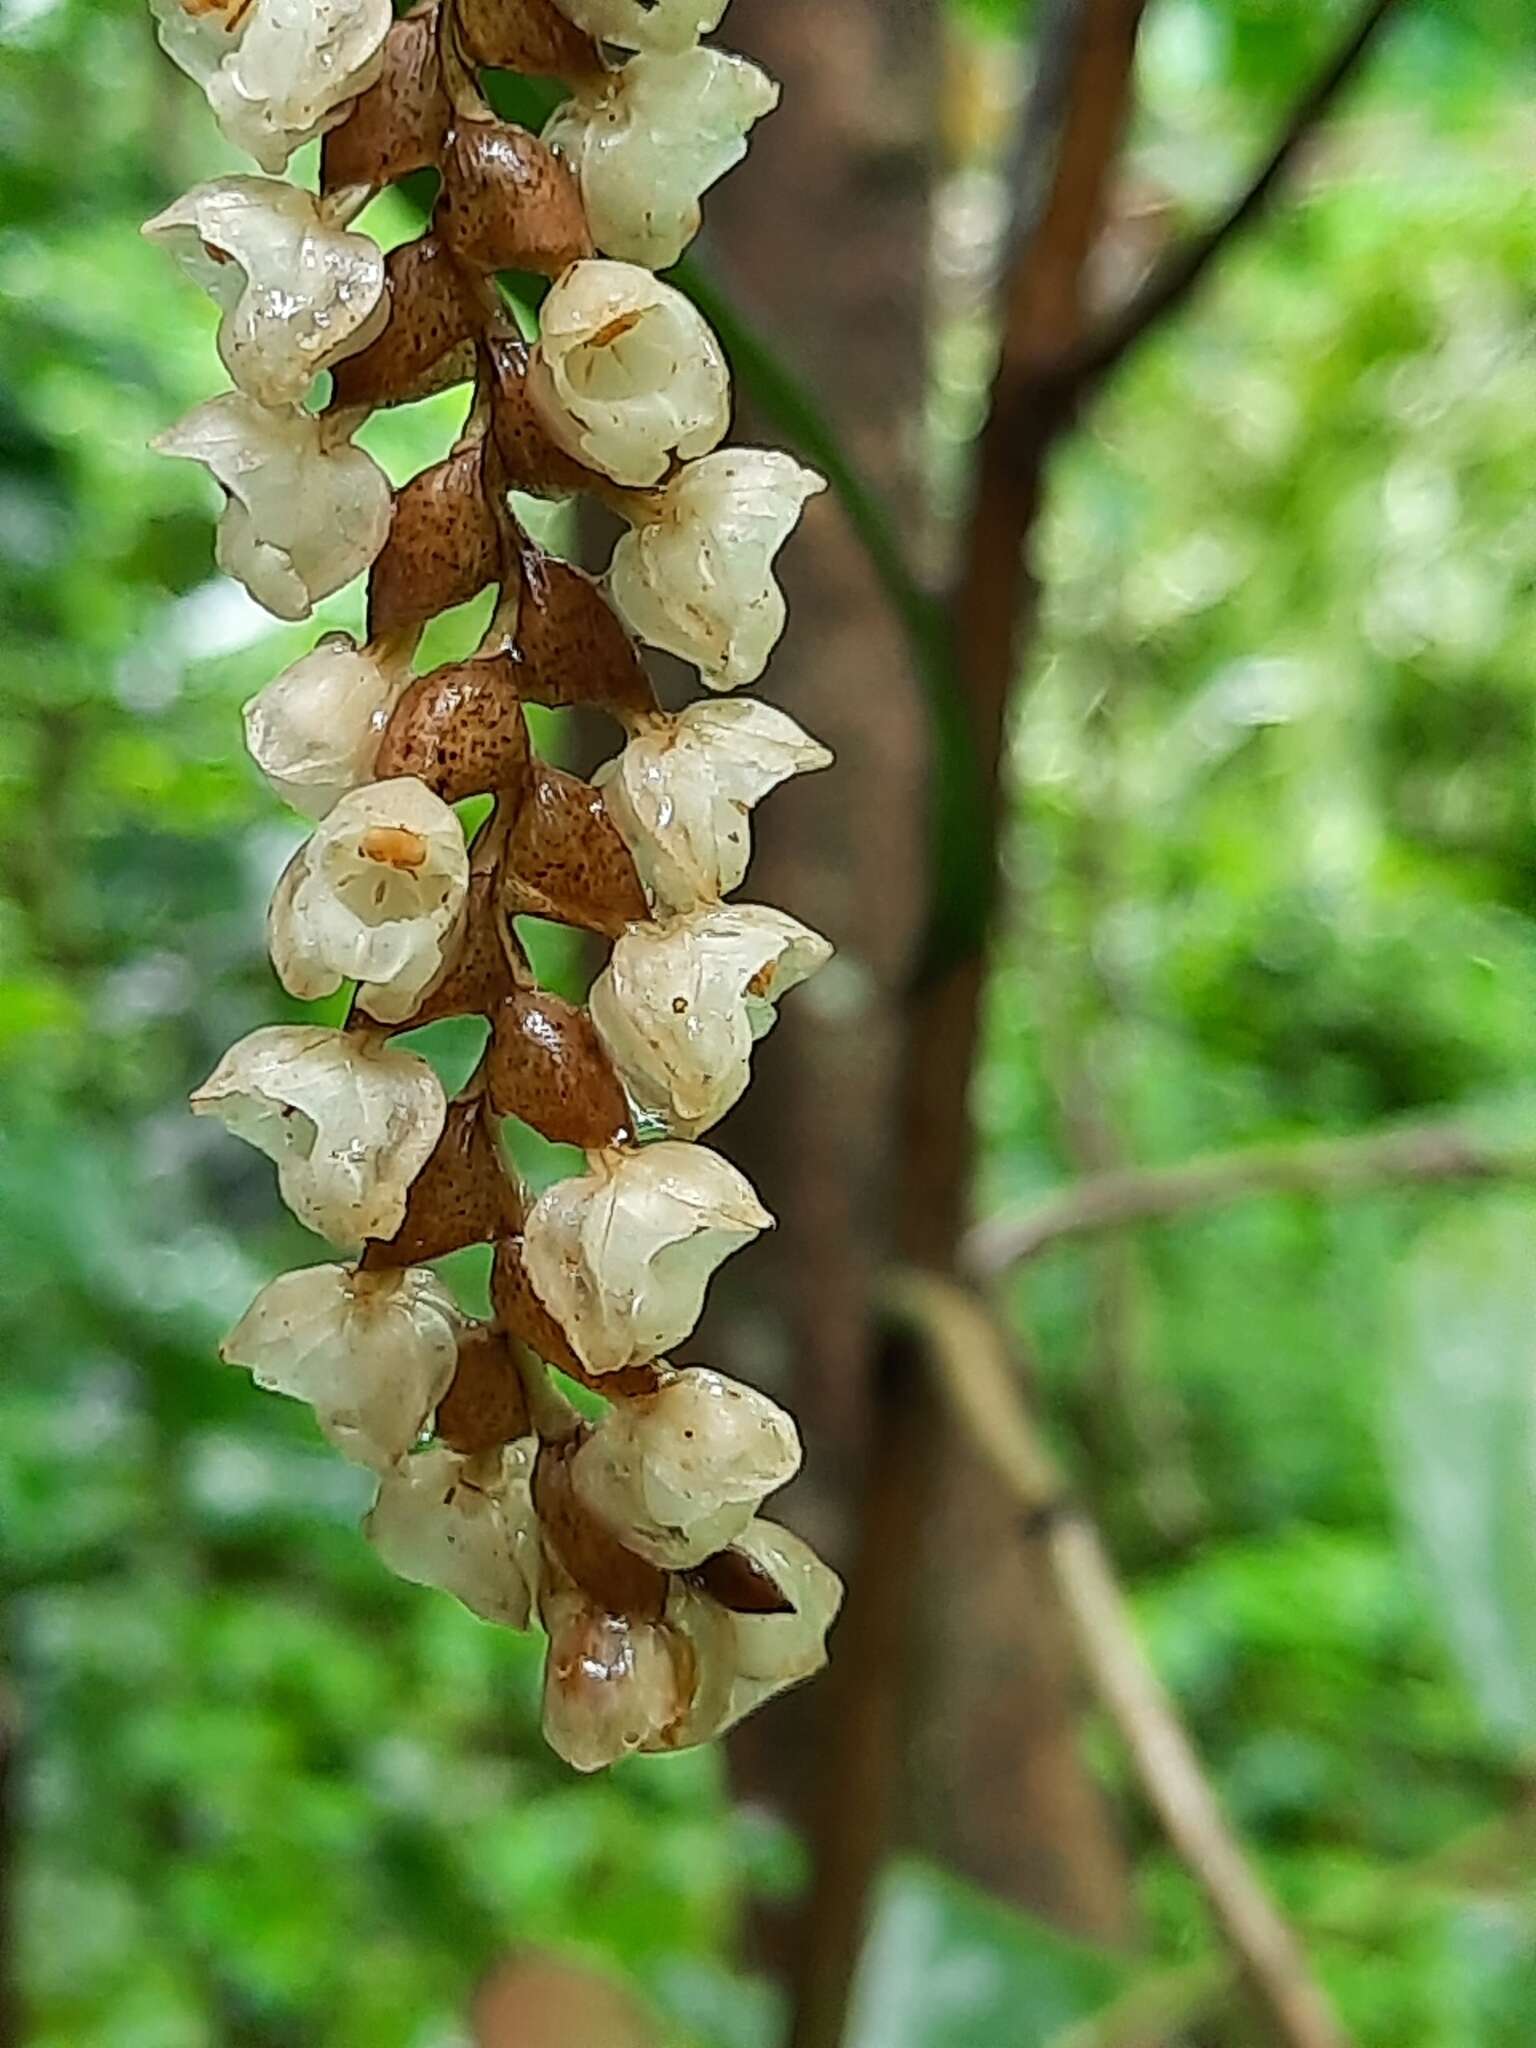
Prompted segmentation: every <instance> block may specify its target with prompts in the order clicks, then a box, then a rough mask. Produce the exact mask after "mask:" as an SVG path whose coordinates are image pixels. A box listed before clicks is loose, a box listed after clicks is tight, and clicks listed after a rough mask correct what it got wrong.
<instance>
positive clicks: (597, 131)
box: [544, 8, 779, 270]
mask: <svg viewBox="0 0 1536 2048" xmlns="http://www.w3.org/2000/svg"><path fill="white" fill-rule="evenodd" d="M635 11H636V12H638V11H639V10H638V8H636V9H635ZM653 11H655V12H657V13H660V12H662V11H663V10H662V9H657V10H653ZM778 103H779V88H778V87H777V86H776V85H775V84H774V82H773V80H772V79H771V78H770V77H769V76H768V75H767V73H766V72H764V71H760V70H759V69H758V67H757V66H756V65H755V64H749V63H748V61H747V59H746V58H745V57H733V56H728V55H727V54H726V53H725V52H724V51H722V50H700V49H688V50H683V51H681V52H679V53H678V54H676V55H670V54H660V53H657V54H647V55H644V56H640V57H632V58H631V59H630V61H629V63H627V64H626V65H625V66H624V67H623V69H622V70H619V71H615V72H613V73H611V74H610V76H609V78H608V79H607V81H606V82H605V83H604V85H603V86H602V87H600V88H599V89H598V90H597V91H596V92H592V91H590V90H582V91H579V92H578V93H577V94H576V96H575V97H574V98H572V99H569V100H567V101H566V102H565V104H564V105H563V106H561V107H558V108H556V110H555V112H554V114H553V115H552V116H551V118H550V120H549V121H548V123H547V124H546V126H545V129H544V140H545V141H546V142H547V143H549V144H550V145H551V146H552V147H553V148H555V149H557V150H558V151H559V152H560V154H561V155H562V156H563V157H564V158H565V159H566V161H567V162H568V163H569V164H570V165H571V167H572V169H573V170H574V171H575V173H576V177H577V180H578V182H579V184H580V186H581V196H582V201H583V204H584V205H585V207H586V211H587V222H588V225H589V226H590V228H591V230H592V239H593V241H594V242H596V244H597V246H598V248H599V249H601V250H602V251H603V253H604V255H605V256H617V257H619V258H620V259H621V260H622V261H623V262H625V263H643V264H644V265H645V266H646V268H647V269H648V270H670V269H671V267H672V265H673V264H674V263H675V262H676V261H677V259H678V257H679V256H681V255H682V253H683V251H684V250H685V249H686V248H687V246H688V244H689V243H690V242H691V241H692V240H693V238H694V236H695V235H696V234H697V233H698V231H699V222H700V218H701V214H700V207H699V201H700V198H701V197H702V195H703V194H704V193H705V192H707V191H708V189H709V187H710V186H711V185H713V184H714V183H715V181H716V179H718V178H723V177H724V176H725V174H726V172H727V171H728V170H730V169H731V167H732V165H733V164H738V163H740V162H741V159H742V158H743V157H744V156H745V155H746V153H747V130H748V129H749V128H750V127H751V126H752V124H753V122H754V121H758V120H760V119H761V118H762V116H763V115H764V114H767V113H771V112H772V110H773V109H774V108H775V107H776V106H777V105H778Z"/></svg>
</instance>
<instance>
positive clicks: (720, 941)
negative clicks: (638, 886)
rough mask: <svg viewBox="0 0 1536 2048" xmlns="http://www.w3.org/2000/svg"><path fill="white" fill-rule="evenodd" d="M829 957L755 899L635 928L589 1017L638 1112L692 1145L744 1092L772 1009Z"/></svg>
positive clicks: (795, 924) (617, 950)
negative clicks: (659, 1121) (644, 1112)
mask: <svg viewBox="0 0 1536 2048" xmlns="http://www.w3.org/2000/svg"><path fill="white" fill-rule="evenodd" d="M831 957H832V948H831V946H829V945H828V943H827V941H826V940H825V939H823V938H821V937H820V936H819V935H818V934H817V933H816V932H813V931H811V930H810V929H809V927H808V926H806V925H803V924H801V923H799V921H798V920H797V919H795V918H793V917H790V916H789V915H788V914H787V912H785V911H782V910H769V909H766V908H764V907H763V906H761V905H759V904H755V903H751V904H718V905H716V906H715V907H714V908H713V909H707V910H694V911H689V912H688V913H686V914H685V915H683V916H681V917H676V918H673V919H671V920H670V921H669V922H668V923H666V924H658V925H633V926H631V928H630V929H629V930H628V931H627V932H626V933H625V934H624V935H623V937H622V938H620V939H618V940H616V941H615V943H614V948H613V952H612V954H611V956H610V957H609V961H608V965H607V966H606V967H605V968H604V969H603V971H602V973H601V974H600V975H599V976H598V978H597V980H596V981H595V982H594V983H593V985H592V994H591V997H590V999H589V1000H590V1003H591V1008H592V1021H593V1023H594V1024H595V1025H596V1026H597V1029H598V1032H599V1034H600V1035H601V1037H602V1040H603V1043H604V1045H605V1046H606V1047H607V1049H608V1053H609V1056H610V1057H611V1059H612V1060H613V1063H614V1066H615V1067H616V1068H617V1070H618V1074H619V1078H620V1079H621V1080H622V1081H623V1083H624V1085H625V1087H626V1088H627V1089H628V1090H629V1092H630V1094H631V1096H633V1098H634V1100H635V1103H636V1104H637V1106H638V1107H639V1108H641V1109H644V1110H649V1111H651V1112H652V1114H653V1115H656V1116H659V1117H661V1118H662V1120H663V1121H664V1122H665V1123H666V1125H667V1127H668V1129H669V1130H671V1131H673V1132H674V1133H675V1134H676V1135H677V1136H678V1137H681V1138H696V1137H697V1136H698V1135H699V1133H700V1132H701V1131H706V1130H708V1129H709V1127H710V1125H711V1124H716V1123H718V1122H719V1121H720V1119H721V1117H723V1116H724V1115H725V1113H726V1111H727V1110H728V1109H729V1108H730V1107H731V1105H732V1103H734V1102H736V1101H738V1100H739V1098H740V1097H741V1096H742V1095H743V1094H744V1093H745V1092H746V1087H747V1083H748V1081H749V1080H750V1079H751V1064H752V1047H753V1045H754V1043H755V1042H756V1041H757V1040H758V1039H759V1038H762V1037H763V1036H764V1035H765V1034H766V1033H767V1032H768V1031H770V1030H771V1029H772V1027H773V1024H774V1020H775V1011H774V1007H773V1006H774V1004H775V1003H776V1002H777V1001H778V999H779V998H780V997H781V996H783V995H785V994H787V993H788V991H789V990H790V989H792V988H795V987H797V986H798V984H799V983H800V982H802V981H805V980H806V979H807V978H808V977H809V976H810V975H812V974H814V973H815V972H816V971H817V969H818V968H820V967H824V966H825V965H826V963H827V961H828V960H830V959H831Z"/></svg>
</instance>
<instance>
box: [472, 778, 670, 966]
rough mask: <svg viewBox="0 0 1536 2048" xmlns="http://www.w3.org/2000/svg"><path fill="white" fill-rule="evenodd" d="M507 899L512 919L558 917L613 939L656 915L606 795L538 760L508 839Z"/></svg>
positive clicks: (562, 922) (505, 891) (567, 922)
mask: <svg viewBox="0 0 1536 2048" xmlns="http://www.w3.org/2000/svg"><path fill="white" fill-rule="evenodd" d="M502 900H503V902H504V903H505V905H506V907H507V910H508V911H509V912H510V913H511V914H513V915H528V916H534V917H548V918H553V919H554V920H555V921H556V923H558V924H573V925H578V926H579V927H580V928H581V929H582V930H583V931H590V932H601V933H603V935H604V936H605V937H607V938H617V937H618V935H619V933H620V932H622V931H623V930H624V927H625V926H626V925H629V924H636V923H638V922H640V921H641V920H643V919H645V918H647V917H648V916H649V915H650V911H649V908H648V906H647V904H646V900H645V891H644V890H643V889H642V888H641V886H640V877H639V876H638V875H637V874H636V872H635V863H634V859H633V857H632V855H631V854H630V851H629V848H628V847H627V846H626V845H625V844H624V841H623V840H622V839H621V838H620V837H619V833H618V828H617V826H615V824H614V822H613V820H612V819H611V818H610V817H609V815H608V811H607V807H606V806H605V804H604V803H603V798H602V792H601V791H600V790H596V789H594V788H593V787H592V785H591V783H590V782H583V781H582V780H581V778H580V776H577V775H568V774H566V772H565V770H564V769H562V768H552V767H550V766H549V765H548V764H547V763H546V762H543V761H536V762H534V763H533V766H532V771H531V773H530V776H529V781H528V793H527V795H526V797H525V798H524V800H523V803H522V805H521V807H520V808H519V810H518V813H517V816H516V818H515V820H514V821H513V825H512V830H511V833H510V834H509V836H508V840H507V862H506V870H505V884H504V892H503V899H502Z"/></svg>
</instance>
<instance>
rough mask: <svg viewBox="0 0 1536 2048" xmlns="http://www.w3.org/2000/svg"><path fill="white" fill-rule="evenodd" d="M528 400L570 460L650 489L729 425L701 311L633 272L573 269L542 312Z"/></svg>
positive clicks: (726, 394) (722, 371)
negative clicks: (680, 458) (675, 459)
mask: <svg viewBox="0 0 1536 2048" xmlns="http://www.w3.org/2000/svg"><path fill="white" fill-rule="evenodd" d="M528 396H529V398H530V400H531V401H532V404H533V407H534V409H535V411H536V412H537V413H538V415H539V418H540V419H541V420H542V422H543V424H544V426H545V427H546V429H547V430H548V432H549V435H550V437H551V439H552V440H554V441H555V442H556V443H557V444H558V445H559V446H560V447H561V448H563V449H564V450H565V451H566V453H567V454H568V455H572V456H574V457H575V458H576V460H577V461H578V462H584V463H586V464H587V465H588V466H589V467H590V468H592V469H597V470H601V471H602V473H603V475H604V476H607V477H611V478H612V479H613V481H614V482H615V483H616V484H630V485H635V484H653V483H655V482H656V481H657V480H658V478H660V477H663V476H665V475H666V473H667V470H668V469H669V467H670V466H671V463H672V460H673V457H674V456H685V457H686V456H693V455H704V454H707V453H708V451H709V450H710V449H711V448H713V447H714V446H715V444H716V442H718V441H719V440H720V438H721V437H722V435H723V434H724V433H725V430H726V428H727V427H728V426H729V425H730V420H731V380H730V372H729V371H728V370H727V369H726V366H725V357H724V356H723V355H722V354H721V352H720V344H719V342H717V341H716V339H715V337H714V335H713V334H712V333H711V331H710V329H709V326H708V324H707V323H706V321H705V320H704V317H703V315H702V314H701V313H700V312H699V310H698V308H697V307H696V306H695V305H694V304H693V302H692V301H691V300H689V299H685V298H684V297H683V294H682V293H681V292H679V291H674V290H673V288H672V286H671V285H669V284H662V283H661V282H660V280H659V279H657V278H654V277H652V276H651V274H650V272H649V271H648V270H641V269H639V268H637V267H636V266H635V265H634V264H632V263H599V262H591V263H573V264H572V265H571V267H570V269H569V270H567V271H566V273H565V275H564V276H563V277H562V278H561V279H560V281H559V283H558V284H556V285H555V286H554V288H553V289H552V290H551V291H550V293H549V296H548V297H547V298H546V299H545V300H544V303H543V305H542V306H541V307H540V309H539V339H538V341H537V343H536V344H535V346H534V349H533V354H532V357H531V360H530V362H529V366H528Z"/></svg>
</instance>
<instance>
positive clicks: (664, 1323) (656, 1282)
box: [524, 1142, 773, 1373]
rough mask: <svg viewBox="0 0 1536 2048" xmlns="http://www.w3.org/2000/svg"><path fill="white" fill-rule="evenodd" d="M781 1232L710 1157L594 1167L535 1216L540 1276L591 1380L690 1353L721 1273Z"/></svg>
mask: <svg viewBox="0 0 1536 2048" xmlns="http://www.w3.org/2000/svg"><path fill="white" fill-rule="evenodd" d="M772 1222H773V1218H772V1217H771V1216H770V1215H769V1214H768V1212H767V1210H766V1209H764V1207H763V1206H762V1204H761V1203H760V1202H759V1201H758V1199H757V1197H756V1195H755V1194H754V1193H753V1191H752V1188H751V1185H750V1183H749V1182H748V1181H747V1180H746V1179H745V1177H744V1176H743V1175H742V1174H740V1173H738V1172H737V1170H736V1168H735V1167H734V1166H732V1165H730V1164H729V1163H728V1161H726V1160H724V1159H722V1158H721V1157H720V1156H719V1154H718V1153H716V1152H710V1151H708V1150H706V1149H705V1148H704V1147H703V1146H702V1145H682V1144H676V1143H672V1142H663V1143H661V1144H658V1145H648V1146H646V1147H645V1148H644V1149H643V1150H641V1151H639V1152H632V1153H622V1154H619V1155H617V1156H616V1157H612V1158H610V1157H608V1156H606V1155H593V1158H592V1161H591V1168H590V1171H588V1172H587V1173H585V1174H583V1175H580V1176H578V1177H577V1178H575V1179H573V1180H565V1181H557V1182H556V1183H555V1185H554V1186H553V1187H550V1188H547V1189H546V1190H545V1192H544V1193H543V1194H542V1195H541V1196H540V1197H539V1199H538V1201H537V1202H536V1203H535V1204H534V1206H533V1209H532V1211H531V1212H530V1214H529V1217H528V1223H527V1227H526V1232H525V1237H524V1252H525V1257H526V1260H527V1268H528V1276H529V1279H530V1281H531V1282H532V1284H533V1288H534V1291H535V1293H536V1294H537V1295H538V1297H539V1299H540V1300H541V1301H542V1302H543V1303H544V1305H545V1307H546V1308H547V1309H548V1310H549V1312H550V1313H551V1315H553V1316H554V1318H555V1320H556V1321H557V1322H558V1323H559V1324H560V1325H561V1327H562V1328H563V1329H564V1331H565V1333H566V1335H567V1336H568V1337H569V1339H570V1341H571V1344H572V1346H573V1348H574V1349H575V1350H576V1352H577V1354H578V1355H579V1356H580V1357H581V1358H582V1359H583V1361H584V1362H585V1363H586V1365H587V1366H588V1367H589V1369H590V1370H591V1371H593V1372H599V1373H602V1372H616V1371H618V1370H620V1369H621V1368H622V1367H624V1366H627V1365H638V1364H644V1363H646V1362H648V1361H649V1360H651V1359H653V1358H657V1357H660V1356H661V1355H662V1353H664V1352H666V1351H668V1350H670V1349H671V1347H672V1346H673V1345H674V1344H679V1343H681V1342H682V1340H683V1339H684V1338H685V1337H686V1336H687V1335H688V1333H689V1332H690V1331H691V1330H692V1328H693V1326H694V1324H695V1323H696V1322H697V1321H698V1317H699V1311H700V1309H701V1308H702V1307H703V1303H704V1295H705V1291H706V1289H707V1288H708V1285H709V1281H710V1278H711V1276H712V1274H713V1273H714V1271H715V1268H716V1267H717V1266H718V1265H719V1264H720V1263H721V1262H722V1260H724V1259H726V1258H729V1256H730V1255H731V1253H732V1252H734V1251H739V1250H740V1249H741V1247H742V1246H743V1245H745V1244H750V1242H751V1241H752V1239H753V1238H754V1237H756V1236H757V1234H758V1232H759V1231H762V1230H766V1229H767V1228H769V1227H770V1226H771V1224H772Z"/></svg>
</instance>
